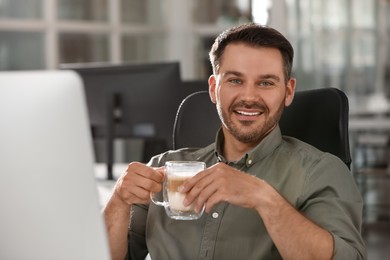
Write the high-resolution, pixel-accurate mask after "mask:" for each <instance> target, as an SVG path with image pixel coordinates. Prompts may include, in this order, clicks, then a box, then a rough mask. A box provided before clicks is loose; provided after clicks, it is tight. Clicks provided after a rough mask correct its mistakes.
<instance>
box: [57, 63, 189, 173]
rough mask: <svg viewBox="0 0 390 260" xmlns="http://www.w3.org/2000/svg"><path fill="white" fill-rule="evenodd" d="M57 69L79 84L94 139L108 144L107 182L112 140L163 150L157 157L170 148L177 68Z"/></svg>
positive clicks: (176, 102)
mask: <svg viewBox="0 0 390 260" xmlns="http://www.w3.org/2000/svg"><path fill="white" fill-rule="evenodd" d="M61 68H62V69H71V70H74V71H76V72H77V73H79V75H80V76H81V78H82V79H83V82H84V87H85V91H86V97H87V104H88V111H89V116H90V121H91V126H92V129H93V135H94V136H95V137H99V136H100V137H104V136H105V137H106V139H107V152H108V156H107V164H108V171H109V178H112V176H111V173H110V171H111V172H112V162H113V147H112V146H113V142H112V141H113V139H114V138H142V139H145V140H151V142H152V143H155V144H156V145H157V146H158V147H161V149H160V150H158V149H154V150H155V152H162V151H165V150H166V149H170V148H171V147H172V131H173V124H174V120H175V114H176V110H177V108H178V106H179V105H180V102H181V99H182V98H181V96H180V93H181V92H180V87H181V77H180V66H179V63H178V62H165V63H148V64H137V63H128V64H116V65H114V64H63V65H62V66H61ZM161 142H163V143H164V145H161ZM149 147H150V145H149ZM152 150H153V149H152ZM150 156H151V155H150ZM150 156H147V157H150ZM144 157H145V156H144ZM148 159H149V158H145V160H148Z"/></svg>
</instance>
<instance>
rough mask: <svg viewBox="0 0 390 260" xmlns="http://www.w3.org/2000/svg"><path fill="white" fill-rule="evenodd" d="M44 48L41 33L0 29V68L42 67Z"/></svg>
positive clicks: (30, 68) (43, 63)
mask: <svg viewBox="0 0 390 260" xmlns="http://www.w3.org/2000/svg"><path fill="white" fill-rule="evenodd" d="M44 48H45V42H44V37H43V33H39V32H6V31H5V32H2V31H0V70H37V69H44V68H45V52H44Z"/></svg>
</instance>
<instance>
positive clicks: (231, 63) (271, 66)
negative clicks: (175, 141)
mask: <svg viewBox="0 0 390 260" xmlns="http://www.w3.org/2000/svg"><path fill="white" fill-rule="evenodd" d="M283 68H284V67H283V58H282V55H281V53H280V51H279V50H278V49H274V48H262V47H261V48H260V47H252V46H249V45H245V44H242V43H237V44H229V45H228V46H227V47H226V48H225V51H224V53H223V55H222V58H221V62H220V68H219V71H218V74H217V75H212V76H210V78H209V86H210V89H209V90H210V96H211V99H212V101H213V102H214V103H216V105H217V110H218V114H219V117H220V118H221V121H222V129H223V132H224V134H225V138H230V137H233V138H235V139H237V140H238V141H240V142H242V143H247V144H257V143H258V142H260V141H261V140H262V139H263V138H264V136H266V135H267V134H268V133H269V132H270V131H271V130H272V129H273V128H274V127H275V126H276V125H277V123H278V121H279V119H280V116H281V114H282V112H283V109H284V107H285V106H288V105H290V103H291V101H292V99H293V95H294V88H295V80H294V79H290V80H288V82H287V84H286V81H285V78H284V73H283V72H284V70H283Z"/></svg>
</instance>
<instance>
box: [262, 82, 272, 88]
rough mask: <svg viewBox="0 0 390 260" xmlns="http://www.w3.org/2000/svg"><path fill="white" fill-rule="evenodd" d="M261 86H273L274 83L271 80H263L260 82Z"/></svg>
mask: <svg viewBox="0 0 390 260" xmlns="http://www.w3.org/2000/svg"><path fill="white" fill-rule="evenodd" d="M259 85H260V86H263V87H269V86H272V85H273V83H272V82H270V81H262V82H260V83H259Z"/></svg>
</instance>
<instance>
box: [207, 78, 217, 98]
mask: <svg viewBox="0 0 390 260" xmlns="http://www.w3.org/2000/svg"><path fill="white" fill-rule="evenodd" d="M208 82H209V95H210V99H211V102H213V103H214V104H216V103H217V97H216V89H217V79H216V78H215V76H214V74H213V75H211V76H210V77H209V80H208Z"/></svg>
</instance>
